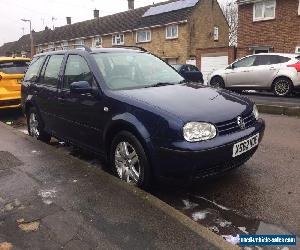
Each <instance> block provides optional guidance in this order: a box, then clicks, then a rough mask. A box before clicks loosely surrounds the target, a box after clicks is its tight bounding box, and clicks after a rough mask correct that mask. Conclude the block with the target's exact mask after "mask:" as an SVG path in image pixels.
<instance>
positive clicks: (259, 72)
mask: <svg viewBox="0 0 300 250" xmlns="http://www.w3.org/2000/svg"><path fill="white" fill-rule="evenodd" d="M280 67H281V60H280V56H278V55H257V56H256V59H255V62H254V64H253V71H252V72H253V74H252V75H251V79H252V85H253V86H254V87H257V88H269V87H270V86H271V84H272V82H273V79H274V78H275V76H276V75H277V73H278V71H279V69H280Z"/></svg>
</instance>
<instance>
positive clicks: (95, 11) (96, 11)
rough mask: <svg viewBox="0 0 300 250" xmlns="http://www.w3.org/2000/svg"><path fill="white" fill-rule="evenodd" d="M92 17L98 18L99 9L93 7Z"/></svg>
mask: <svg viewBox="0 0 300 250" xmlns="http://www.w3.org/2000/svg"><path fill="white" fill-rule="evenodd" d="M94 18H99V10H97V9H94Z"/></svg>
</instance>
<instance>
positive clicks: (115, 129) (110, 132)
mask: <svg viewBox="0 0 300 250" xmlns="http://www.w3.org/2000/svg"><path fill="white" fill-rule="evenodd" d="M121 131H128V132H130V133H132V134H133V135H134V136H135V137H136V138H137V139H138V140H139V141H140V143H141V144H142V146H143V148H144V150H145V153H146V154H147V156H148V157H149V154H148V153H149V145H148V142H147V139H148V138H149V137H150V134H149V132H148V130H147V129H146V128H145V126H144V125H143V124H142V123H141V122H140V121H139V120H138V119H137V118H136V117H134V116H133V115H131V114H126V115H120V116H117V117H115V118H114V119H113V120H112V121H111V122H110V123H109V125H108V126H107V127H106V128H105V130H104V133H103V134H104V136H103V145H104V151H105V157H106V160H109V152H110V148H111V143H112V141H113V138H114V137H115V135H116V134H118V133H119V132H121ZM149 160H150V159H149Z"/></svg>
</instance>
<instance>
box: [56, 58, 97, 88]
mask: <svg viewBox="0 0 300 250" xmlns="http://www.w3.org/2000/svg"><path fill="white" fill-rule="evenodd" d="M71 56H79V57H81V58H82V59H83V61H85V63H86V65H87V67H88V69H89V70H90V72H91V74H92V76H93V79H94V80H95V76H94V74H93V71H92V69H91V67H90V65H89V63H88V61H87V60H86V58H85V57H84V56H82V55H79V54H68V55H67V57H66V58H65V62H64V67H63V69H62V74H61V79H62V80H61V90H63V91H70V88H66V87H65V86H66V84H65V75H66V69H67V65H68V61H69V58H70V57H71ZM90 85H91V87H92V86H93V84H92V83H90Z"/></svg>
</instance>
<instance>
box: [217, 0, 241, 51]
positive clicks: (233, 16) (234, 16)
mask: <svg viewBox="0 0 300 250" xmlns="http://www.w3.org/2000/svg"><path fill="white" fill-rule="evenodd" d="M221 8H222V10H223V13H224V16H225V18H226V19H227V22H228V24H229V45H230V46H236V45H237V30H238V6H237V3H236V0H227V1H225V3H223V4H221Z"/></svg>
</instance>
